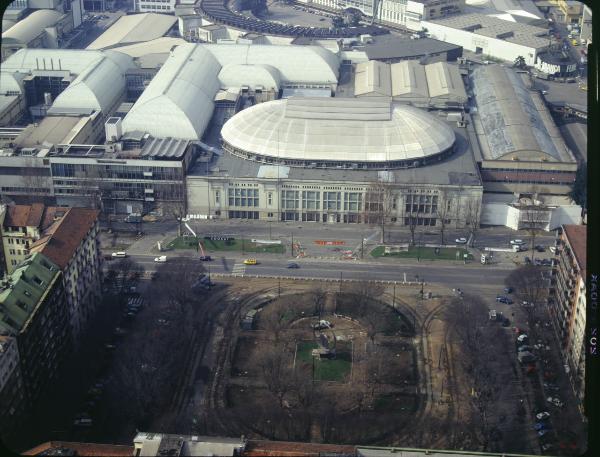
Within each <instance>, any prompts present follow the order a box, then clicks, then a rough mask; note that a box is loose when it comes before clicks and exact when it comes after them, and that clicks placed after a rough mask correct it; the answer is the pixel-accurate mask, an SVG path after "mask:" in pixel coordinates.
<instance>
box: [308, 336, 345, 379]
mask: <svg viewBox="0 0 600 457" xmlns="http://www.w3.org/2000/svg"><path fill="white" fill-rule="evenodd" d="M318 347H319V345H318V344H317V343H315V342H310V341H303V342H300V343H298V350H297V353H296V358H297V360H298V361H301V362H303V363H305V364H308V365H312V363H313V357H312V350H313V349H316V348H318ZM314 366H315V379H316V380H317V381H337V382H343V381H345V380H346V377H347V376H348V375H349V374H350V369H351V367H352V353H351V346H350V343H347V342H344V343H342V342H338V344H337V354H336V358H335V359H320V360H315V365H314Z"/></svg>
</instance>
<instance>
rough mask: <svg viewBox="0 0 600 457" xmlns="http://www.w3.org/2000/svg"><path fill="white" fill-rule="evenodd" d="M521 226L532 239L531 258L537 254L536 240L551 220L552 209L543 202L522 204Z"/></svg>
mask: <svg viewBox="0 0 600 457" xmlns="http://www.w3.org/2000/svg"><path fill="white" fill-rule="evenodd" d="M521 214H522V218H521V221H520V222H521V224H520V225H521V228H523V229H524V230H526V231H527V233H528V234H529V239H530V240H531V251H532V252H531V260H533V259H534V256H535V240H536V238H537V236H538V234H539V233H540V232H543V231H544V229H545V227H546V226H547V225H548V222H549V221H550V210H549V209H548V208H547V207H546V206H545V205H541V204H535V203H533V204H530V205H529V204H527V205H523V206H521Z"/></svg>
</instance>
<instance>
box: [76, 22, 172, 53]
mask: <svg viewBox="0 0 600 457" xmlns="http://www.w3.org/2000/svg"><path fill="white" fill-rule="evenodd" d="M176 22H177V18H176V17H175V16H170V15H166V14H157V13H141V14H129V15H126V16H121V17H120V18H119V19H118V20H117V21H116V22H115V23H114V24H113V25H111V26H110V27H109V28H108V29H106V31H105V32H104V33H103V34H102V35H100V36H99V37H98V38H96V39H95V40H94V41H93V42H92V43H91V44H90V45H89V46H88V47H87V49H109V48H113V47H115V46H122V45H124V44H133V43H140V42H146V41H151V40H154V39H156V38H160V37H162V36H163V35H164V34H165V33H167V32H168V31H169V29H171V27H173V25H174V24H175V23H176Z"/></svg>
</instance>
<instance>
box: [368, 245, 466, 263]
mask: <svg viewBox="0 0 600 457" xmlns="http://www.w3.org/2000/svg"><path fill="white" fill-rule="evenodd" d="M457 252H458V257H457V255H456V253H457ZM465 254H467V255H469V257H468V258H469V259H471V258H473V256H472V255H471V254H469V251H467V250H466V249H464V248H438V251H437V253H436V248H426V247H417V246H411V247H409V248H408V251H404V252H394V253H391V254H385V247H384V246H377V247H376V248H375V249H373V250H372V251H371V256H373V257H400V258H404V259H425V260H464V255H465Z"/></svg>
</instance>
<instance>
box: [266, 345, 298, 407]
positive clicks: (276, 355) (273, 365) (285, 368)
mask: <svg viewBox="0 0 600 457" xmlns="http://www.w3.org/2000/svg"><path fill="white" fill-rule="evenodd" d="M257 364H258V366H259V368H260V370H261V373H262V379H263V381H264V382H265V384H266V386H267V389H268V390H269V392H271V393H272V394H273V395H274V396H275V397H276V398H277V401H278V403H279V407H280V408H283V407H284V405H285V403H284V400H285V397H286V395H287V394H288V393H289V392H290V391H291V390H292V389H293V388H294V387H295V386H297V382H296V380H295V378H294V374H293V371H292V368H291V367H290V353H289V351H288V350H287V348H286V347H285V345H280V344H277V345H274V346H270V347H268V348H263V350H262V352H261V354H260V356H259V358H258V361H257Z"/></svg>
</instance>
